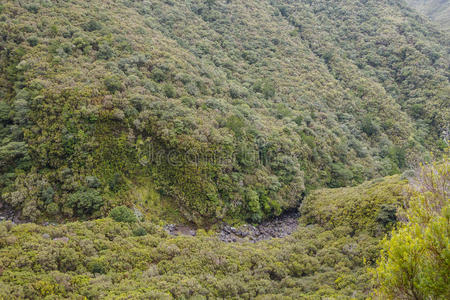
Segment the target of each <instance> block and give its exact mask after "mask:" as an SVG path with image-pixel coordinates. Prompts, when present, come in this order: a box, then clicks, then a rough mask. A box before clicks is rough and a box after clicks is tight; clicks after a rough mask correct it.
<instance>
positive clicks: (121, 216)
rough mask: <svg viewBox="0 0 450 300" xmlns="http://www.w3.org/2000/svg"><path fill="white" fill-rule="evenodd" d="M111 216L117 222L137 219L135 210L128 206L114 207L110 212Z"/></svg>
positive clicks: (129, 221)
mask: <svg viewBox="0 0 450 300" xmlns="http://www.w3.org/2000/svg"><path fill="white" fill-rule="evenodd" d="M109 217H110V218H112V219H113V220H114V221H116V222H125V223H134V222H136V221H137V219H136V216H135V215H134V212H133V211H132V210H131V209H129V208H128V207H126V206H118V207H115V208H113V209H112V210H111V211H110V213H109ZM144 231H145V230H144Z"/></svg>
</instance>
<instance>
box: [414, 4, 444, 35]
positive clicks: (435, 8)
mask: <svg viewBox="0 0 450 300" xmlns="http://www.w3.org/2000/svg"><path fill="white" fill-rule="evenodd" d="M406 2H407V3H408V4H409V5H410V6H411V7H413V8H414V9H416V10H417V11H418V12H421V13H423V14H424V15H425V16H428V17H430V19H431V20H433V21H434V22H435V23H436V24H437V25H438V27H439V28H440V29H441V30H442V31H445V32H450V2H449V1H447V0H406Z"/></svg>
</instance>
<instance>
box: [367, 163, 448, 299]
mask: <svg viewBox="0 0 450 300" xmlns="http://www.w3.org/2000/svg"><path fill="white" fill-rule="evenodd" d="M449 183H450V161H449V160H448V158H447V159H446V160H445V162H444V163H443V164H433V165H428V166H424V167H422V170H421V172H420V175H419V176H417V178H416V179H415V182H414V185H413V188H412V189H411V191H410V193H411V195H410V199H409V202H408V207H407V209H406V211H405V212H404V214H403V218H404V222H403V223H402V224H401V225H400V226H399V228H398V230H395V231H393V232H392V236H391V237H390V238H389V239H387V238H386V239H384V240H383V249H382V252H381V258H380V260H379V261H378V267H377V268H376V270H374V273H375V275H376V284H377V287H378V289H377V294H378V295H379V296H380V297H381V298H384V299H388V298H389V299H448V298H449V297H450V242H449V236H450V205H449V199H450V198H449V197H450V195H449Z"/></svg>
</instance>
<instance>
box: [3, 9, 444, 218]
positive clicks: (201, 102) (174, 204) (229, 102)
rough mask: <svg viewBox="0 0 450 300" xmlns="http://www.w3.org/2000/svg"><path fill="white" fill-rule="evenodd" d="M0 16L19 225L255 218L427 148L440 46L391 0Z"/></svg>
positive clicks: (7, 145)
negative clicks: (131, 218) (130, 213)
mask: <svg viewBox="0 0 450 300" xmlns="http://www.w3.org/2000/svg"><path fill="white" fill-rule="evenodd" d="M331 3H332V5H331ZM0 11H1V15H0V27H1V32H2V40H1V48H0V62H1V68H2V69H1V79H0V88H1V90H0V93H1V94H0V95H1V102H0V121H1V128H0V129H1V130H0V134H1V136H0V137H1V144H0V157H1V158H2V159H1V161H2V163H1V165H0V168H1V180H0V188H1V192H2V193H1V195H2V196H1V197H2V201H4V202H6V203H8V204H9V205H10V206H12V207H13V208H14V209H16V210H18V211H20V213H21V216H22V218H24V219H30V220H39V219H40V218H42V217H43V216H47V217H48V216H50V217H51V216H53V217H54V218H59V217H61V216H65V217H83V218H89V217H95V216H101V215H105V213H106V212H107V211H108V210H109V209H110V208H111V207H113V206H115V205H118V204H128V205H130V204H132V203H135V204H137V205H141V206H143V207H146V208H147V209H148V208H149V206H153V207H158V209H156V208H155V209H154V210H158V211H160V210H165V211H166V212H165V214H167V215H174V214H175V215H177V216H182V217H184V218H185V219H186V220H188V221H191V222H195V223H198V224H200V223H205V222H207V223H211V222H215V221H217V220H220V219H223V218H233V219H242V220H251V221H260V220H262V219H264V218H267V217H270V216H273V215H278V214H280V213H281V212H282V211H283V210H285V209H289V208H293V207H297V206H298V204H299V203H300V201H301V199H302V198H303V197H304V195H306V194H307V193H308V192H309V191H310V190H312V189H315V188H317V187H326V186H328V187H341V186H346V185H355V184H358V183H361V182H363V181H364V180H366V179H371V178H374V177H378V176H386V175H392V174H395V173H398V172H399V171H401V170H402V169H404V168H405V167H406V166H407V165H408V164H409V163H411V162H415V161H417V160H421V159H423V158H424V153H426V151H428V150H433V151H435V152H439V151H441V150H442V149H443V147H444V146H445V143H444V142H443V140H442V138H441V134H442V132H443V131H444V130H445V129H446V128H447V126H448V121H449V120H448V119H449V106H448V101H449V99H448V98H449V85H448V75H449V73H448V70H449V56H448V53H449V52H448V51H449V48H448V36H447V35H444V34H443V33H441V32H439V31H438V30H436V29H435V28H434V27H433V26H432V24H430V23H429V22H428V21H426V20H424V19H423V18H422V17H420V16H419V15H417V14H416V13H414V12H413V11H412V10H410V9H409V8H408V7H406V5H405V4H404V3H403V2H401V1H356V0H346V1H325V0H322V1H287V0H283V1H277V0H271V1H265V0H257V1H250V2H241V1H131V0H124V1H98V0H93V1H88V2H86V1H76V0H75V1H57V2H55V1H6V2H3V3H2V5H1V7H0ZM155 153H156V156H157V159H156V158H155ZM211 157H213V159H211ZM425 158H426V157H425ZM136 191H139V193H136Z"/></svg>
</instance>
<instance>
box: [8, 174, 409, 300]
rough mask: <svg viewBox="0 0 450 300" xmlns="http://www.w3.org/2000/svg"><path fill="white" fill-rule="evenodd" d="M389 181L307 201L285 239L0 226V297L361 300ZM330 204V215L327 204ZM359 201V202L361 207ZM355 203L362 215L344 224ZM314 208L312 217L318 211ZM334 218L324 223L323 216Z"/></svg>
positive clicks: (387, 213) (389, 198)
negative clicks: (233, 239) (238, 239)
mask: <svg viewBox="0 0 450 300" xmlns="http://www.w3.org/2000/svg"><path fill="white" fill-rule="evenodd" d="M399 177H400V176H392V177H388V178H385V179H384V180H377V181H376V182H367V183H365V184H364V185H362V186H357V187H351V188H341V189H338V192H337V193H338V194H339V195H340V197H339V200H336V191H335V190H334V189H323V190H320V191H318V192H317V194H314V196H313V197H307V198H306V200H305V210H304V211H303V210H302V211H301V212H302V214H304V215H305V217H302V218H301V219H300V226H299V228H298V230H297V231H296V232H295V233H294V234H293V235H291V236H289V237H286V238H284V239H273V240H270V241H263V242H258V243H256V244H253V243H250V242H248V241H247V242H241V243H223V242H221V241H219V239H218V238H217V237H216V236H215V235H214V233H213V232H205V231H204V230H199V231H198V232H197V236H195V237H190V236H178V237H173V236H168V235H167V233H166V232H165V231H163V230H162V228H161V227H160V226H158V225H155V224H154V223H150V222H139V223H137V222H131V223H127V222H115V221H113V220H111V219H109V218H107V219H99V220H95V221H87V222H75V223H67V224H64V225H56V226H53V225H49V226H40V225H36V224H22V225H12V224H11V222H3V223H0V266H1V268H2V269H1V273H0V298H5V299H42V298H44V297H49V298H51V297H53V298H57V299H61V298H66V299H67V298H69V299H80V298H84V297H86V298H88V299H189V298H195V299H319V298H331V299H349V298H352V299H364V298H365V297H366V296H367V295H368V292H369V291H370V286H371V285H370V276H369V275H368V274H367V273H366V268H367V266H368V265H372V264H373V263H374V262H375V261H376V259H377V256H378V252H379V249H380V247H379V241H380V239H381V237H382V236H383V234H384V233H385V232H387V230H389V229H390V228H391V227H392V224H393V223H392V222H393V221H395V214H394V215H392V208H394V212H395V207H396V206H397V205H398V204H399V202H401V201H402V200H403V197H402V189H403V188H404V186H405V184H406V181H403V180H401V179H400V178H399ZM317 196H320V199H321V200H322V201H324V202H328V201H329V202H331V203H333V205H334V208H333V210H331V211H326V209H325V207H324V206H323V202H322V203H320V202H319V201H317V200H318V198H317ZM355 199H361V201H360V202H359V203H356V202H354V201H355ZM351 204H356V205H357V207H358V208H359V209H360V211H361V213H362V214H363V216H362V217H361V216H354V218H347V217H348V215H349V213H351V211H352V209H353V208H352V207H351ZM315 212H317V213H315ZM324 216H327V217H326V218H327V219H333V222H328V223H327V224H323V223H322V222H320V220H326V218H325V217H324Z"/></svg>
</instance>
